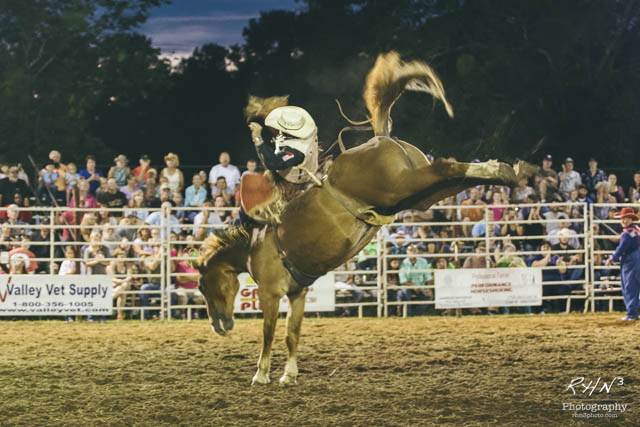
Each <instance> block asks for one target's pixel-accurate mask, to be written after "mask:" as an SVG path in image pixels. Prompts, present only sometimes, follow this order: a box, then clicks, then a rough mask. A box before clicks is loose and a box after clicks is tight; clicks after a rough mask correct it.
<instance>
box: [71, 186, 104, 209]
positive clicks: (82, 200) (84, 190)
mask: <svg viewBox="0 0 640 427" xmlns="http://www.w3.org/2000/svg"><path fill="white" fill-rule="evenodd" d="M67 206H68V207H70V208H73V207H78V208H86V209H95V208H97V207H98V201H97V200H96V198H95V197H93V196H92V195H91V193H90V192H89V182H88V181H86V180H84V179H81V180H80V182H78V204H77V206H76V202H75V197H74V196H73V195H72V196H71V198H70V199H69V202H68V203H67Z"/></svg>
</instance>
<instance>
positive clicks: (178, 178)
mask: <svg viewBox="0 0 640 427" xmlns="http://www.w3.org/2000/svg"><path fill="white" fill-rule="evenodd" d="M164 163H165V165H166V166H167V167H165V168H164V169H162V170H161V171H160V176H162V177H164V178H166V179H167V183H168V184H169V188H170V189H171V194H174V193H181V192H182V189H183V188H184V175H183V174H182V171H181V170H180V169H178V166H180V159H179V158H178V155H177V154H174V153H169V154H167V155H166V156H164Z"/></svg>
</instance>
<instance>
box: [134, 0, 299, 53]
mask: <svg viewBox="0 0 640 427" xmlns="http://www.w3.org/2000/svg"><path fill="white" fill-rule="evenodd" d="M302 6H303V5H302V4H300V3H296V1H295V0H173V3H172V4H169V5H165V6H162V7H159V8H155V9H152V10H151V12H150V16H149V19H148V20H147V22H146V23H145V24H144V25H143V26H142V27H141V28H140V31H141V32H142V33H144V34H146V35H147V36H149V37H151V39H152V40H153V45H154V46H155V47H158V48H160V49H162V53H163V54H165V55H170V56H174V55H178V56H188V55H189V54H191V53H192V52H193V49H194V48H195V47H197V46H201V45H203V44H206V43H217V44H220V45H223V46H229V45H232V44H235V43H242V41H243V38H242V29H243V28H244V27H245V26H247V24H248V22H249V19H251V18H257V17H259V16H260V12H261V11H268V10H273V9H286V10H295V9H299V8H301V7H302Z"/></svg>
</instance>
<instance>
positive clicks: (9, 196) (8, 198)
mask: <svg viewBox="0 0 640 427" xmlns="http://www.w3.org/2000/svg"><path fill="white" fill-rule="evenodd" d="M19 172H20V168H19V167H18V166H10V167H9V169H8V174H7V176H6V178H2V179H0V205H2V206H6V205H8V204H10V203H14V199H15V195H16V194H20V196H22V199H23V200H24V205H25V206H29V197H32V196H33V192H32V191H31V188H29V185H28V184H27V182H26V181H25V180H23V179H20V178H19V176H18V175H19Z"/></svg>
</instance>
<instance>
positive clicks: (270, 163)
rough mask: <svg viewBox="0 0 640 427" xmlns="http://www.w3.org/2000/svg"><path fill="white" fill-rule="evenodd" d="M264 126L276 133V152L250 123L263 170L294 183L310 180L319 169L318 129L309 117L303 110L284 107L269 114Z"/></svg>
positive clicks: (257, 126)
mask: <svg viewBox="0 0 640 427" xmlns="http://www.w3.org/2000/svg"><path fill="white" fill-rule="evenodd" d="M264 123H265V126H267V127H268V128H270V129H271V130H272V131H273V133H274V134H275V136H274V138H273V139H272V141H273V143H274V145H275V152H274V150H273V148H271V147H269V146H268V145H266V144H265V143H264V140H263V139H262V126H260V125H259V124H258V123H256V122H251V123H249V129H250V130H251V138H252V139H253V142H254V144H255V146H256V150H257V151H258V156H260V160H262V163H263V164H264V167H265V168H266V169H268V170H271V171H274V172H277V173H278V174H279V175H280V176H281V177H282V178H284V179H285V180H286V181H289V182H291V183H294V184H301V183H304V182H307V181H308V180H309V179H312V177H313V174H315V173H316V170H317V169H318V128H317V127H316V124H315V122H314V121H313V118H312V117H311V115H310V114H309V113H308V112H307V111H306V110H304V109H303V108H300V107H295V106H292V105H287V106H284V107H278V108H275V109H274V110H273V111H271V112H270V113H269V115H267V117H266V118H265V121H264Z"/></svg>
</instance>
